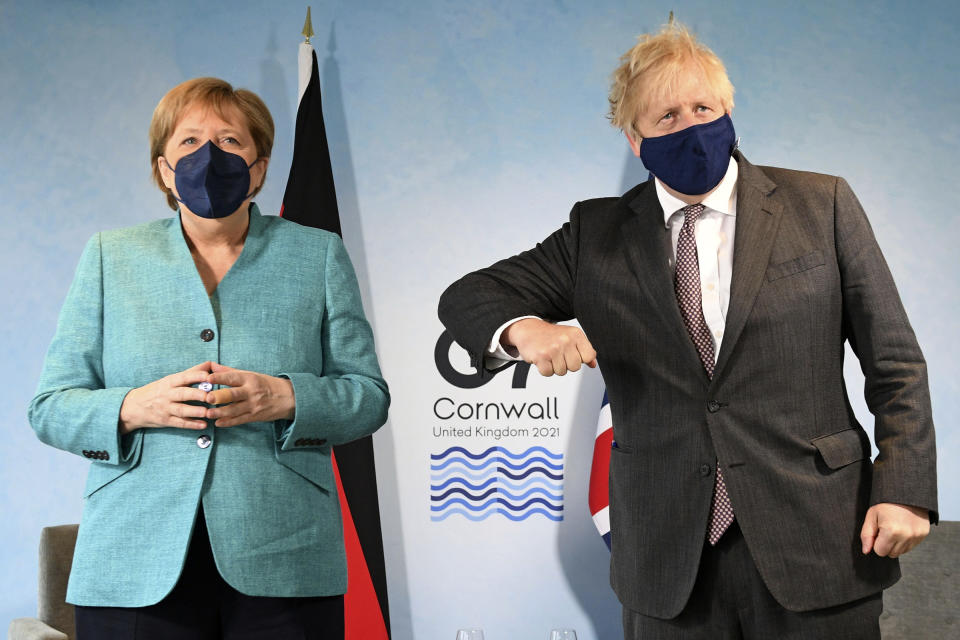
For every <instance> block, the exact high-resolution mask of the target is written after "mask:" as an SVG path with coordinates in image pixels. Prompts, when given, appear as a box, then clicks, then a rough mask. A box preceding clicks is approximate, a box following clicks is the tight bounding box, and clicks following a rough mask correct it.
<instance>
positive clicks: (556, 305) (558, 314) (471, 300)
mask: <svg viewBox="0 0 960 640" xmlns="http://www.w3.org/2000/svg"><path fill="white" fill-rule="evenodd" d="M579 243H580V203H577V204H576V205H574V207H573V210H572V211H571V212H570V221H569V222H567V223H566V224H564V225H563V227H561V228H560V229H558V230H557V231H555V232H554V233H553V234H551V235H550V236H549V237H548V238H547V239H546V240H544V241H543V242H541V243H539V244H537V246H536V247H534V248H533V249H530V250H529V251H524V252H523V253H521V254H519V255H515V256H513V257H511V258H507V259H505V260H501V261H499V262H497V263H495V264H493V265H491V266H489V267H487V268H486V269H481V270H479V271H474V272H473V273H469V274H467V275H466V276H464V277H463V278H461V279H459V280H457V281H456V282H454V283H453V284H452V285H450V286H449V287H448V288H447V290H446V291H444V292H443V294H442V295H441V296H440V304H439V309H438V315H439V317H440V321H441V322H442V323H443V325H444V326H445V327H446V328H447V331H449V332H450V335H451V336H453V338H454V340H456V341H457V343H458V344H460V346H462V347H463V348H464V349H466V350H467V352H468V353H469V354H470V360H471V363H472V364H473V365H474V366H475V367H476V369H477V371H478V372H479V373H480V375H481V376H482V375H484V371H485V370H484V366H483V362H484V354H485V352H486V348H487V346H488V345H489V343H490V339H491V337H492V336H493V335H494V334H495V333H496V331H497V329H499V328H500V327H501V326H502V325H503V324H504V323H505V322H507V321H509V320H512V319H514V318H519V317H522V316H536V317H539V318H543V319H545V320H549V321H551V322H560V321H563V320H570V319H571V318H574V317H575V316H576V312H575V310H574V288H575V285H576V279H577V261H578V257H579Z"/></svg>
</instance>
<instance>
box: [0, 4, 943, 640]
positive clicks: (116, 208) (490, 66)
mask: <svg viewBox="0 0 960 640" xmlns="http://www.w3.org/2000/svg"><path fill="white" fill-rule="evenodd" d="M198 5H199V6H198ZM586 5H587V3H579V2H574V1H573V0H549V1H548V0H539V1H536V2H524V3H517V2H511V1H508V0H491V1H488V2H482V3H478V2H462V1H456V0H409V1H408V2H403V3H397V2H373V1H366V2H328V3H325V4H322V5H313V17H314V26H315V28H316V31H317V34H318V35H317V36H316V37H315V38H314V44H315V46H316V47H317V50H318V55H319V57H320V58H321V60H324V62H322V65H323V67H324V80H323V81H324V83H325V85H324V91H325V95H324V101H325V106H326V108H327V112H328V115H327V124H328V128H329V131H330V137H331V148H332V152H333V159H334V167H335V173H336V178H337V182H338V187H339V189H340V191H339V194H338V195H339V197H340V202H341V208H342V209H343V216H344V218H345V224H344V226H345V236H346V237H347V243H348V247H349V248H350V250H351V254H352V256H353V258H354V261H355V262H356V264H357V268H358V272H359V273H360V276H361V280H362V282H363V289H364V296H365V303H366V307H367V311H368V314H369V315H370V316H371V318H372V320H373V322H374V325H375V332H376V336H377V340H378V348H379V352H380V356H381V362H382V364H383V369H384V373H385V375H386V377H387V379H388V381H389V382H390V384H391V388H392V391H393V395H394V408H393V411H392V414H391V416H392V417H391V422H390V425H389V429H388V431H386V432H383V433H381V434H379V435H378V436H377V440H376V445H377V455H378V465H379V469H378V472H379V474H380V478H381V484H385V483H386V484H389V485H390V487H391V488H388V489H387V490H386V492H385V493H383V496H382V499H383V500H384V506H383V512H384V522H385V527H386V528H388V529H389V530H390V531H392V532H396V535H389V534H388V536H387V538H388V539H387V540H386V542H385V547H386V552H387V563H388V574H389V581H390V596H391V604H392V613H393V616H394V629H395V632H396V635H395V637H397V638H407V637H413V636H420V637H436V634H435V633H434V631H432V629H433V627H431V626H430V622H429V621H430V619H431V618H434V617H436V613H437V611H439V610H440V609H442V608H443V604H444V603H442V602H439V601H437V599H436V598H434V597H432V596H430V597H425V596H423V595H422V593H421V592H420V591H419V586H418V585H419V583H418V580H419V578H418V577H416V576H415V572H414V571H413V563H412V558H415V557H416V555H415V554H413V555H411V549H415V548H416V540H414V537H415V536H414V535H413V533H412V532H411V531H410V527H409V524H408V520H407V518H408V517H409V512H404V508H403V505H404V504H405V502H404V500H405V498H404V497H403V492H404V491H406V489H405V488H404V486H403V485H404V477H405V473H406V471H405V468H404V461H403V458H402V456H400V455H398V454H397V451H398V450H399V449H398V448H397V447H398V445H397V442H398V441H399V440H400V439H401V438H402V437H403V435H404V433H405V431H407V430H409V429H414V428H421V427H415V425H414V424H413V422H414V421H415V418H414V417H415V416H418V415H422V411H423V408H422V407H420V406H417V405H416V402H417V400H416V398H417V393H418V391H417V384H418V380H422V379H425V378H436V371H435V370H434V367H433V363H432V361H431V359H430V355H431V354H432V349H433V344H434V341H435V340H436V336H437V334H438V332H439V324H438V323H437V321H436V319H435V312H434V310H435V307H436V300H437V297H438V295H439V293H440V291H442V290H443V288H444V287H445V286H446V284H448V283H449V282H450V281H452V280H453V279H455V278H456V277H458V276H459V275H461V274H462V273H464V272H466V271H468V270H470V269H474V268H477V267H479V266H482V265H485V264H488V263H489V262H492V261H493V260H494V259H496V258H498V257H501V256H504V255H507V254H510V253H513V252H516V251H519V250H521V249H524V248H526V247H528V246H530V245H531V244H532V243H534V242H536V241H538V240H540V239H542V238H543V237H545V236H546V235H547V234H549V233H550V232H551V231H552V230H553V229H555V228H556V227H558V226H559V225H560V224H561V223H562V222H563V221H564V220H565V218H566V214H567V211H568V210H569V207H570V205H571V204H572V203H573V202H574V201H576V200H579V199H583V198H586V197H592V196H603V195H612V194H615V193H619V192H620V191H621V184H622V183H623V182H624V181H626V182H628V183H633V182H638V181H640V180H642V179H644V177H645V175H646V174H645V172H644V171H642V169H641V168H639V167H638V165H636V164H635V163H632V162H630V161H629V157H630V156H629V154H628V150H627V145H626V143H625V141H624V139H623V137H622V136H621V135H620V134H619V133H618V132H617V131H615V130H614V129H612V128H611V127H610V126H609V125H608V124H607V122H606V121H605V118H604V114H605V110H606V92H607V88H608V78H609V74H610V72H611V71H612V69H613V68H614V67H615V66H616V64H617V58H618V56H619V55H620V54H621V53H622V52H623V51H625V50H626V49H627V48H629V47H630V46H631V45H632V43H633V41H634V38H635V36H636V35H637V34H639V33H641V32H645V31H650V30H655V29H656V28H658V27H659V25H660V24H661V23H663V22H664V21H665V20H666V16H667V13H668V11H669V10H671V9H672V10H674V11H675V12H676V14H677V16H678V18H679V19H681V20H682V21H684V22H685V23H687V24H688V25H689V26H690V27H691V28H692V29H693V30H694V31H696V32H697V33H698V34H699V35H700V36H701V37H702V39H703V40H704V41H705V42H707V43H708V44H709V45H710V46H711V47H712V48H713V49H714V50H715V51H716V52H717V53H718V54H719V55H720V57H721V58H722V59H724V60H725V62H726V63H727V66H728V72H729V74H730V77H731V79H732V81H733V83H734V85H735V86H736V88H737V93H736V96H735V98H736V105H737V106H736V108H735V110H734V112H733V120H734V123H735V125H736V127H737V132H738V134H739V135H740V136H741V137H742V141H741V148H742V149H743V150H744V152H745V153H746V155H747V156H748V157H749V158H750V160H751V161H752V162H754V163H757V164H772V165H780V166H788V167H791V168H796V169H808V170H815V171H820V172H824V173H833V174H840V175H843V176H844V177H846V178H847V179H848V181H849V182H850V184H851V185H852V186H853V188H854V190H855V191H856V192H857V194H858V195H859V197H860V199H861V201H862V202H863V204H864V207H865V208H866V210H867V212H868V215H869V216H870V219H871V221H872V223H873V226H874V229H875V231H876V234H877V236H878V238H879V241H880V244H881V246H882V247H883V249H884V252H885V254H886V257H887V259H888V261H889V263H890V266H891V269H892V270H893V273H894V276H895V278H896V280H897V283H898V285H899V287H900V291H901V294H902V296H903V299H904V303H905V305H906V307H907V310H908V312H909V314H910V317H911V320H912V322H913V325H914V328H915V330H916V333H917V335H918V338H919V340H920V344H921V346H922V347H923V349H924V352H925V355H926V356H927V360H928V363H929V369H930V381H931V388H932V392H933V404H934V414H935V422H936V425H937V437H938V438H937V439H938V446H939V457H940V461H941V462H940V499H941V509H942V517H943V518H945V519H952V520H956V519H960V497H958V496H960V481H958V479H957V474H956V473H951V472H950V469H951V467H952V464H953V462H954V460H956V459H957V458H958V457H960V430H958V429H957V427H956V424H957V421H956V416H957V413H958V409H960V406H958V405H960V399H958V398H960V389H958V380H960V375H958V374H960V371H958V365H957V362H958V359H960V358H958V356H960V353H958V347H957V341H956V339H955V334H956V330H957V322H956V319H955V318H956V313H957V311H958V305H957V303H958V289H960V277H958V275H957V271H956V265H957V258H956V247H957V246H960V225H958V222H957V220H958V218H957V215H956V208H957V207H956V204H955V203H954V202H953V201H954V200H955V198H953V197H952V194H951V192H950V189H951V188H952V187H953V186H954V184H955V183H956V159H955V156H956V149H957V148H958V146H960V124H958V121H957V117H956V105H957V104H960V83H958V82H957V78H958V77H960V73H958V72H960V69H958V64H957V59H958V53H960V52H958V47H957V44H956V42H957V39H956V33H957V31H958V28H960V5H958V4H957V3H956V2H954V1H952V0H943V1H918V2H912V3H901V2H893V1H887V2H884V1H877V0H869V1H862V2H855V1H850V2H844V3H824V4H823V5H820V4H819V3H796V2H782V3H779V2H749V1H746V0H731V1H730V2H726V3H722V4H718V3H716V2H710V1H678V2H675V3H674V4H672V5H666V4H658V3H637V2H625V1H619V2H618V1H613V0H594V1H593V2H591V3H589V5H590V6H589V7H587V6H586ZM304 8H305V7H304V5H303V4H302V2H287V1H283V2H269V3H267V2H255V1H253V0H234V1H231V2H226V1H223V2H204V3H196V2H190V1H187V0H166V1H164V2H146V1H129V0H128V1H125V2H110V1H106V0H99V1H96V2H95V1H93V0H90V1H86V2H85V1H74V2H65V1H53V0H51V1H46V2H36V1H31V0H0V79H2V90H0V122H3V125H4V127H3V135H2V136H0V145H2V153H0V216H2V218H0V219H2V222H3V226H2V229H3V231H2V233H3V251H2V252H0V272H2V273H3V274H4V278H3V280H4V282H5V283H6V284H5V285H4V287H3V293H2V298H0V302H2V304H0V335H2V349H3V356H4V357H3V366H2V371H0V426H2V429H3V431H4V435H5V444H6V446H5V451H4V456H3V463H2V465H0V486H2V487H3V489H2V498H0V500H2V502H0V512H2V513H3V518H2V519H0V567H3V571H0V624H6V623H7V621H8V620H9V619H10V618H12V617H16V616H23V615H33V612H34V609H35V606H36V605H35V602H36V600H35V588H36V576H35V572H36V544H37V539H38V532H39V530H40V528H41V527H42V526H44V525H48V524H57V523H63V522H76V521H78V519H79V514H80V510H81V501H80V491H81V489H82V483H83V478H84V474H85V471H86V467H87V464H88V463H87V461H86V460H83V459H80V458H78V457H74V456H70V455H68V454H65V453H63V452H59V451H56V450H53V449H49V448H46V447H44V446H42V445H41V444H40V443H39V442H37V441H36V439H35V438H34V435H33V433H32V431H31V430H30V428H29V426H28V425H27V422H26V417H25V409H26V405H27V403H28V401H29V400H30V398H31V397H32V395H33V392H34V388H35V385H36V381H37V378H38V375H39V369H40V366H41V363H42V360H43V355H44V353H45V350H46V347H47V345H48V344H49V341H50V338H51V336H52V333H53V329H54V326H55V323H56V318H57V313H58V311H59V307H60V305H61V303H62V301H63V297H64V295H65V293H66V290H67V287H68V286H69V283H70V281H71V278H72V274H73V270H74V268H75V266H76V262H77V259H78V257H79V254H80V251H81V249H82V247H83V244H84V242H85V241H86V240H87V238H88V237H89V236H90V235H91V234H92V233H94V232H96V231H98V230H101V229H106V228H114V227H120V226H127V225H131V224H135V223H138V222H141V221H145V220H150V219H154V218H157V217H161V216H167V215H170V213H171V212H170V211H169V210H168V209H166V206H165V204H164V200H163V197H162V195H161V194H160V192H159V191H158V190H157V189H156V188H155V187H154V186H152V185H151V183H150V167H149V165H148V149H147V125H148V122H149V119H150V115H151V113H152V110H153V107H154V106H155V105H156V103H157V101H158V100H159V99H160V97H161V96H162V95H163V94H164V93H165V92H166V91H167V90H168V89H169V88H171V87H172V86H173V85H175V84H177V83H178V82H181V81H183V80H185V79H187V78H191V77H194V76H200V75H213V76H219V77H223V78H225V79H227V80H229V81H231V82H232V83H234V84H235V85H237V86H243V87H248V88H250V89H253V90H254V91H256V92H258V93H259V94H260V95H261V96H262V97H263V98H264V99H265V101H266V102H267V104H268V106H269V107H270V109H271V111H272V113H273V115H274V118H275V120H276V123H277V138H276V145H275V148H274V155H273V159H272V163H271V165H270V170H269V175H268V178H267V187H266V189H265V190H264V192H263V194H262V195H261V196H259V197H258V202H259V203H260V205H261V208H262V210H263V211H264V212H265V213H267V212H276V211H277V210H278V209H279V204H280V200H281V197H282V193H283V185H284V182H285V179H286V174H287V170H288V168H289V158H290V153H291V143H292V132H293V126H292V124H293V121H294V116H295V106H296V99H297V93H296V92H297V87H296V45H297V43H298V42H299V41H300V39H301V38H300V36H299V31H300V28H301V25H302V23H303V14H304ZM848 369H849V372H848V373H849V376H848V378H849V380H850V383H851V385H854V386H853V387H852V391H851V396H852V400H853V401H854V402H855V403H856V406H857V409H858V412H859V415H860V416H861V420H862V421H863V422H864V424H865V425H870V424H872V421H871V420H870V418H869V416H868V414H867V413H866V411H865V409H864V407H863V402H862V393H860V391H859V389H862V387H859V388H858V387H857V385H859V384H861V382H860V381H858V380H857V375H858V372H857V368H856V362H855V360H853V359H850V360H849V362H848ZM584 379H585V381H586V383H587V384H588V388H589V389H590V392H591V393H592V392H594V391H596V390H597V389H599V387H600V383H599V378H589V377H584ZM596 404H597V406H598V404H599V396H597V399H596ZM594 410H595V409H594V408H593V406H590V407H587V409H584V410H582V411H578V413H580V414H582V415H581V416H578V417H580V418H584V419H586V418H587V417H589V416H590V414H591V412H592V411H594ZM591 420H592V418H591ZM587 422H588V423H589V422H590V420H587ZM592 429H593V424H592V423H589V424H585V425H584V431H583V433H584V434H586V435H585V436H577V437H578V438H580V440H579V441H578V442H580V444H586V445H588V444H589V442H590V439H591V438H592ZM586 455H588V454H586ZM568 459H569V458H568ZM568 464H573V465H574V466H575V468H579V469H583V468H584V466H585V465H587V464H589V460H587V461H585V462H584V461H580V462H572V461H571V462H569V463H568ZM577 465H579V466H577ZM421 466H422V465H421ZM580 476H583V474H582V473H580ZM583 491H584V492H585V488H584V489H583ZM574 499H576V500H579V501H580V502H581V503H582V502H585V497H582V499H581V498H574V496H572V492H571V495H570V496H569V497H568V501H567V518H566V521H570V520H572V519H574V518H578V519H580V518H586V520H582V521H581V520H577V523H570V524H567V525H565V526H569V527H577V528H576V529H575V530H576V531H577V532H578V533H577V535H578V536H583V537H586V536H589V535H590V533H589V514H586V513H585V509H584V513H581V512H578V511H577V509H579V507H576V508H575V507H573V506H571V504H572V502H571V500H574ZM583 523H586V524H583ZM404 527H406V535H401V533H400V531H401V529H403V528H404ZM571 530H573V529H571ZM584 544H587V543H586V542H585V543H584ZM564 545H566V546H569V545H570V543H569V540H567V541H565V542H564ZM585 553H587V556H588V557H589V558H590V559H591V562H590V563H589V564H590V565H591V566H592V567H594V569H591V570H590V571H586V573H585V574H584V575H586V576H587V577H586V578H583V579H582V580H589V581H592V582H591V583H590V584H595V585H596V588H595V589H594V588H590V589H586V588H583V584H579V585H574V584H573V583H574V582H576V581H577V578H572V577H571V578H569V582H570V584H568V585H563V586H562V589H563V590H564V591H572V592H573V593H574V597H575V599H576V601H577V602H578V603H579V605H580V608H581V609H582V612H581V614H582V618H584V619H586V620H588V621H589V623H588V624H587V626H586V628H583V627H581V629H578V631H581V634H582V635H581V637H582V638H589V637H592V635H596V636H597V637H609V635H610V634H611V633H613V631H612V630H613V629H615V628H616V627H617V625H618V624H619V622H618V621H617V620H616V618H615V616H616V615H617V613H616V603H615V602H614V601H613V599H612V595H610V594H609V593H608V592H607V591H604V590H605V589H606V586H605V580H606V567H605V566H603V562H604V561H605V550H602V549H600V550H598V549H594V548H592V547H591V548H589V550H587V551H585ZM578 572H579V573H583V572H582V571H579V570H578V571H575V572H574V573H578ZM592 591H599V592H600V593H601V594H604V595H601V596H593V595H584V594H587V593H588V592H592ZM537 597H538V598H541V599H542V600H544V601H545V602H547V603H549V602H550V599H551V597H550V594H549V593H546V594H544V593H540V594H539V595H538V596H537ZM581 614H578V615H581ZM466 622H468V621H465V623H466ZM494 627H495V625H494ZM504 628H506V627H504ZM541 628H542V627H541ZM508 634H510V635H508ZM499 635H500V637H528V636H522V635H513V634H512V632H507V631H502V632H501V633H500V634H499ZM543 635H544V637H545V636H546V631H545V630H544V632H543ZM450 637H452V632H451V633H450ZM488 637H490V638H491V640H492V639H493V638H494V637H495V635H494V634H491V633H489V632H488Z"/></svg>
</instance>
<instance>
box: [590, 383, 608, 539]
mask: <svg viewBox="0 0 960 640" xmlns="http://www.w3.org/2000/svg"><path fill="white" fill-rule="evenodd" d="M612 446H613V419H612V418H611V417H610V400H609V399H608V398H607V392H606V391H604V392H603V402H602V403H601V405H600V417H599V418H598V419H597V437H596V440H594V442H593V464H592V465H591V467H590V493H589V497H588V498H587V504H588V505H589V506H590V515H591V516H593V524H594V525H596V527H597V531H599V532H600V535H601V536H603V541H604V542H606V543H607V548H608V549H609V548H610V448H611V447H612Z"/></svg>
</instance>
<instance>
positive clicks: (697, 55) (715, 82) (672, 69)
mask: <svg viewBox="0 0 960 640" xmlns="http://www.w3.org/2000/svg"><path fill="white" fill-rule="evenodd" d="M637 40H638V42H637V44H636V45H634V47H633V48H632V49H630V50H629V51H627V52H626V53H625V54H623V55H622V56H621V57H620V66H619V67H617V69H616V71H614V72H613V84H612V86H611V87H610V97H609V100H610V113H609V116H608V117H609V118H610V123H611V124H612V125H613V126H615V127H618V128H620V129H622V130H623V131H624V133H626V134H627V135H629V136H630V137H631V138H633V139H634V140H640V138H641V137H642V136H641V135H640V132H639V130H638V129H637V118H638V117H639V115H640V114H641V113H643V112H644V111H646V109H647V107H648V106H649V104H650V102H651V101H655V100H658V99H660V98H663V97H665V96H667V95H670V94H671V93H673V92H674V91H676V88H677V83H678V80H679V78H680V76H681V74H683V73H684V72H685V71H686V70H687V69H688V68H689V66H690V65H694V67H695V68H699V70H700V71H701V73H703V77H704V79H705V80H706V82H707V85H708V86H709V87H710V89H711V90H712V91H713V93H714V94H715V95H716V97H717V98H718V99H719V100H720V102H721V104H722V105H723V108H724V111H730V110H731V109H733V85H732V84H731V83H730V79H729V78H728V77H727V70H726V68H725V67H724V66H723V62H721V61H720V58H718V57H717V55H716V54H715V53H714V52H713V51H711V50H710V49H709V48H708V47H707V46H706V45H704V44H703V43H701V42H699V41H698V40H697V38H696V37H695V36H694V35H693V34H692V33H690V31H689V30H688V29H687V28H686V27H685V26H684V25H682V24H680V23H679V22H675V21H671V22H670V23H669V24H667V25H665V26H664V27H663V28H662V29H660V31H659V32H658V33H655V34H653V35H651V34H649V33H645V34H643V35H641V36H640V37H639V38H638V39H637Z"/></svg>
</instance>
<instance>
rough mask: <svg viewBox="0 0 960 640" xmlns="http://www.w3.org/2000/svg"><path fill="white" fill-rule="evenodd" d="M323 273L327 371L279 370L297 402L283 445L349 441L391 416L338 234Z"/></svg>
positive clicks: (285, 426)
mask: <svg viewBox="0 0 960 640" xmlns="http://www.w3.org/2000/svg"><path fill="white" fill-rule="evenodd" d="M324 273H325V280H326V287H325V294H324V295H325V300H324V317H323V321H322V324H321V340H322V341H323V371H322V373H321V374H320V375H316V374H314V373H304V372H284V373H281V374H280V375H281V376H283V377H286V378H289V379H290V382H291V383H292V384H293V390H294V396H295V402H296V408H295V416H294V420H293V421H292V422H289V423H285V424H283V425H281V426H282V432H281V435H280V439H281V441H282V447H281V448H282V449H283V450H289V449H293V448H294V447H295V446H296V442H297V441H302V439H314V440H323V441H324V443H323V444H333V445H337V444H343V443H345V442H350V441H351V440H356V439H358V438H362V437H364V436H367V435H370V434H371V433H373V432H374V431H376V430H377V429H379V428H380V427H381V426H382V425H383V423H384V422H386V420H387V408H388V407H389V406H390V393H389V391H388V389H387V383H386V381H384V379H383V377H382V376H381V374H380V366H379V364H378V362H377V354H376V351H375V349H374V342H373V331H372V330H371V328H370V324H369V323H368V322H367V319H366V316H364V313H363V304H362V302H361V299H360V288H359V287H358V285H357V277H356V275H355V273H354V270H353V265H352V264H351V263H350V258H349V256H348V255H347V252H346V249H345V248H344V246H343V241H342V240H341V239H340V238H339V237H337V236H333V237H332V238H331V240H330V245H329V247H328V250H327V257H326V263H325V265H324Z"/></svg>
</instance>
